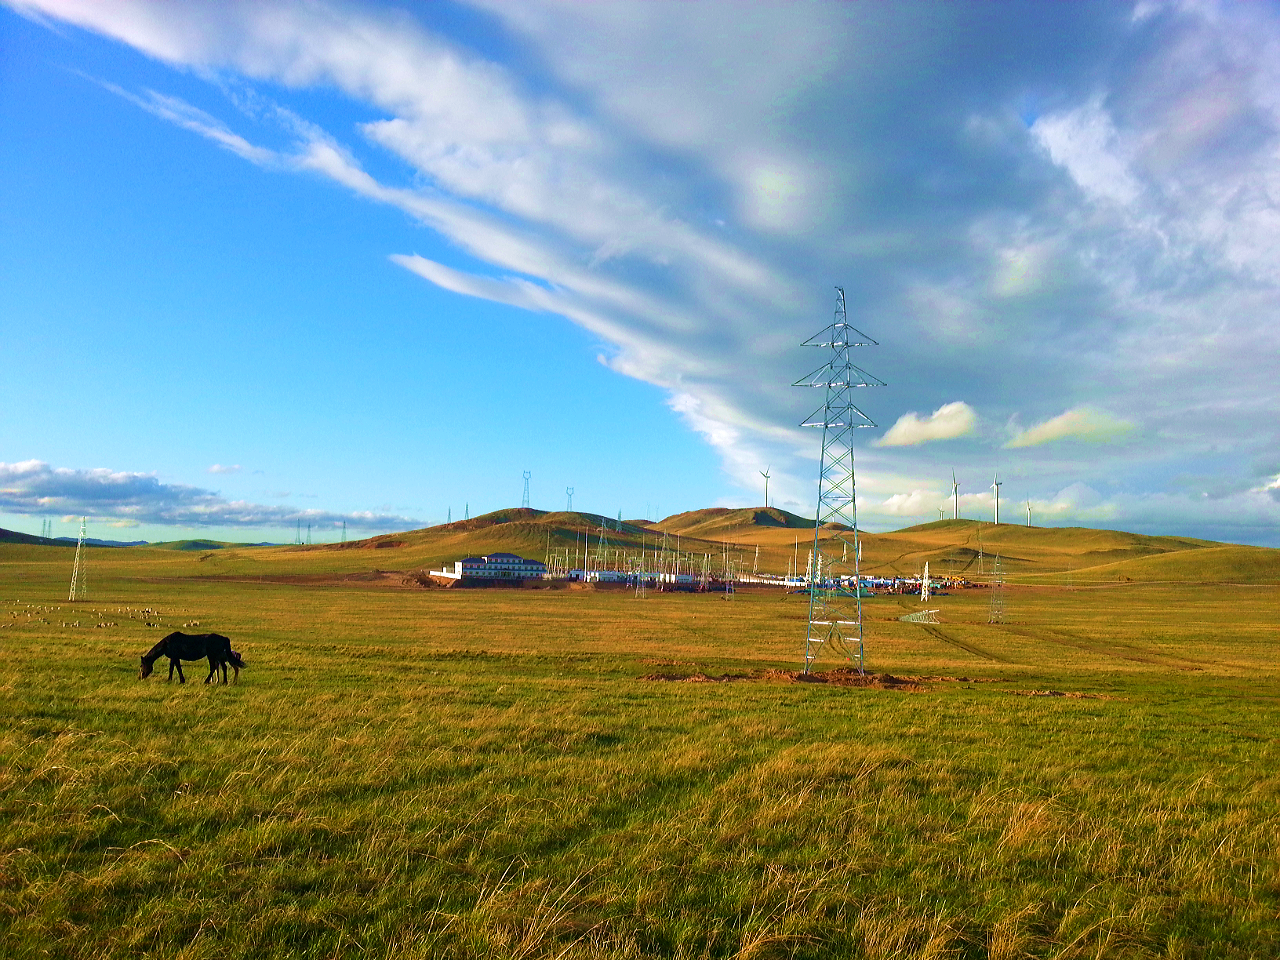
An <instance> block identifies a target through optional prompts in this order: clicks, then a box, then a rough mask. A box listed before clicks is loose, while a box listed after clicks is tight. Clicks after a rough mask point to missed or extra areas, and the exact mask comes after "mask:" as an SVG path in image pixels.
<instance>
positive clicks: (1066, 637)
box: [1006, 626, 1205, 671]
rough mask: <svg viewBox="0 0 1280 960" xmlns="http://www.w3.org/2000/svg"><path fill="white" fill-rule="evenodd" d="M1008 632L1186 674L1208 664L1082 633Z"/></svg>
mask: <svg viewBox="0 0 1280 960" xmlns="http://www.w3.org/2000/svg"><path fill="white" fill-rule="evenodd" d="M1006 629H1008V630H1009V631H1010V632H1011V633H1016V634H1017V635H1018V636H1020V637H1026V638H1027V639H1029V640H1039V641H1041V642H1047V643H1056V644H1058V645H1059V646H1063V647H1073V648H1075V649H1076V650H1085V651H1087V652H1089V653H1097V654H1100V655H1102V656H1104V657H1111V658H1112V659H1114V660H1128V661H1129V662H1131V663H1149V664H1153V665H1155V666H1159V667H1173V668H1174V669H1175V670H1186V671H1193V670H1203V669H1204V667H1205V665H1204V664H1203V663H1201V662H1200V661H1197V660H1191V659H1189V658H1187V657H1179V656H1171V655H1169V654H1165V653H1157V652H1156V651H1154V650H1147V649H1145V648H1143V647H1139V646H1136V645H1134V644H1131V643H1111V644H1105V643H1101V642H1099V641H1097V640H1090V639H1089V638H1087V637H1082V636H1080V635H1079V634H1075V633H1071V632H1070V631H1068V630H1062V629H1057V628H1041V629H1040V630H1030V629H1027V628H1025V627H1013V626H1010V627H1006Z"/></svg>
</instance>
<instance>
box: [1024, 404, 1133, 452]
mask: <svg viewBox="0 0 1280 960" xmlns="http://www.w3.org/2000/svg"><path fill="white" fill-rule="evenodd" d="M1133 429H1134V424H1133V423H1131V422H1130V421H1128V420H1121V419H1120V418H1118V417H1114V416H1112V415H1111V414H1109V413H1107V412H1106V411H1105V410H1097V409H1094V408H1093V407H1075V408H1073V409H1071V410H1068V411H1066V412H1065V413H1060V414H1058V415H1057V416H1056V417H1052V418H1050V419H1048V420H1045V421H1044V422H1043V423H1038V424H1036V425H1035V426H1034V427H1028V428H1027V429H1026V430H1022V431H1019V432H1018V433H1017V434H1016V435H1015V436H1014V437H1013V439H1012V440H1010V441H1009V442H1008V443H1006V444H1005V447H1006V448H1007V449H1016V448H1018V447H1035V446H1039V445H1040V444H1042V443H1051V442H1053V441H1054V440H1085V441H1091V442H1094V443H1100V442H1105V441H1108V440H1115V439H1117V438H1119V437H1122V436H1124V435H1125V434H1127V433H1130V432H1131V431H1132V430H1133Z"/></svg>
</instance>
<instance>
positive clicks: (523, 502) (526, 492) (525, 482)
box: [520, 470, 533, 507]
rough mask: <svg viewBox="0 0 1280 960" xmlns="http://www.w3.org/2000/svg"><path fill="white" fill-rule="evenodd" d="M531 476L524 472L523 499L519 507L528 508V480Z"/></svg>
mask: <svg viewBox="0 0 1280 960" xmlns="http://www.w3.org/2000/svg"><path fill="white" fill-rule="evenodd" d="M531 476H533V474H532V473H530V472H529V471H528V470H526V471H525V472H524V499H523V500H521V501H520V506H522V507H527V506H529V478H530V477H531Z"/></svg>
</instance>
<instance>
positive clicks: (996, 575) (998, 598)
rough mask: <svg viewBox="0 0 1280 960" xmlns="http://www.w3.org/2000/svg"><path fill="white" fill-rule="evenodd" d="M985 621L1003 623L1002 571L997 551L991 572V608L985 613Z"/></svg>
mask: <svg viewBox="0 0 1280 960" xmlns="http://www.w3.org/2000/svg"><path fill="white" fill-rule="evenodd" d="M987 623H1004V571H1002V570H1001V569H1000V554H998V553H997V554H996V565H995V568H994V569H993V570H992V572H991V610H990V612H989V613H988V614H987Z"/></svg>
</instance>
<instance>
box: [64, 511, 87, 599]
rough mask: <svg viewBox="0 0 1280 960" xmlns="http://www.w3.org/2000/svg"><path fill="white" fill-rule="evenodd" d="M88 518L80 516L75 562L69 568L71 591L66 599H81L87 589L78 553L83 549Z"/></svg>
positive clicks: (85, 576)
mask: <svg viewBox="0 0 1280 960" xmlns="http://www.w3.org/2000/svg"><path fill="white" fill-rule="evenodd" d="M88 519H89V518H88V517H81V518H80V539H79V540H77V541H76V562H75V565H74V566H72V568H71V592H70V593H69V594H67V600H68V601H70V600H83V599H84V598H85V594H86V593H87V592H88V590H89V582H88V577H87V575H86V573H87V572H86V570H85V568H84V565H83V564H81V562H80V555H81V553H82V551H83V550H84V534H85V523H86V521H87V520H88Z"/></svg>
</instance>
